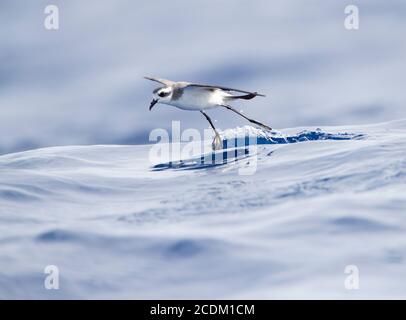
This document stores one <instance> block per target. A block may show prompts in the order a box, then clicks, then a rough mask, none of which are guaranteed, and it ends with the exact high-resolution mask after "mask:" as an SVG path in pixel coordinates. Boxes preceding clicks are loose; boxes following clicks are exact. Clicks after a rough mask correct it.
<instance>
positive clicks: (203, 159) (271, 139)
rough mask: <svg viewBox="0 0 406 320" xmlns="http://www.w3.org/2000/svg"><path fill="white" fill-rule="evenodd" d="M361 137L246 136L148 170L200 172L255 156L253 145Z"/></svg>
mask: <svg viewBox="0 0 406 320" xmlns="http://www.w3.org/2000/svg"><path fill="white" fill-rule="evenodd" d="M364 137H365V135H364V134H359V133H358V134H354V133H328V132H324V131H322V130H321V129H316V130H314V131H308V130H305V131H302V132H299V133H298V134H294V135H281V134H272V135H270V134H266V135H264V136H252V135H247V136H245V137H237V138H231V139H230V138H227V139H224V140H223V148H222V149H220V150H216V151H212V152H209V153H206V154H202V155H199V156H197V157H191V158H188V159H180V160H177V161H169V162H163V163H159V164H156V165H154V166H153V167H152V171H163V170H170V169H171V170H201V169H209V168H214V167H219V166H223V165H226V164H229V163H232V162H236V161H238V160H241V159H245V158H248V157H250V156H253V155H255V154H256V151H255V148H252V147H253V146H257V145H270V144H290V143H298V142H306V141H316V140H360V139H363V138H364ZM271 153H272V152H271ZM271 153H269V155H270V154H271Z"/></svg>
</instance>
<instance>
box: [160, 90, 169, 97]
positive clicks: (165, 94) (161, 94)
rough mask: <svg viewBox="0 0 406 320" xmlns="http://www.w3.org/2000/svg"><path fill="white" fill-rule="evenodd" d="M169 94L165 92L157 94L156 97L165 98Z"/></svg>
mask: <svg viewBox="0 0 406 320" xmlns="http://www.w3.org/2000/svg"><path fill="white" fill-rule="evenodd" d="M168 94H169V92H165V91H161V92H160V93H158V96H160V97H165V96H167V95H168Z"/></svg>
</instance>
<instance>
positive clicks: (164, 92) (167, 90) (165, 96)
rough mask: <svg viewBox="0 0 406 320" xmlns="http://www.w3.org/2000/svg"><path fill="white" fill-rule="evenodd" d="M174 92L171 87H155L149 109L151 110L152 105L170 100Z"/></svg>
mask: <svg viewBox="0 0 406 320" xmlns="http://www.w3.org/2000/svg"><path fill="white" fill-rule="evenodd" d="M172 92H173V90H172V88H171V87H162V88H157V89H155V90H154V92H153V99H152V101H151V104H150V106H149V110H150V111H151V109H152V107H153V106H154V105H156V104H157V103H158V102H160V103H165V102H169V101H170V100H171V97H172Z"/></svg>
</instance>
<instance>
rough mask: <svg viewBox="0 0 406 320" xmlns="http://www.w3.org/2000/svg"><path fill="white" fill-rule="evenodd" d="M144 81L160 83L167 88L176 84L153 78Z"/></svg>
mask: <svg viewBox="0 0 406 320" xmlns="http://www.w3.org/2000/svg"><path fill="white" fill-rule="evenodd" d="M144 79H147V80H151V81H155V82H158V83H162V84H164V85H165V86H172V85H174V84H175V82H174V81H171V80H166V79H159V78H151V77H144Z"/></svg>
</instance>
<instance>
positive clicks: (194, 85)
mask: <svg viewBox="0 0 406 320" xmlns="http://www.w3.org/2000/svg"><path fill="white" fill-rule="evenodd" d="M186 87H198V88H206V89H211V90H212V89H221V90H224V91H234V92H241V93H247V94H255V95H256V96H260V97H265V95H263V94H259V93H258V92H251V91H245V90H240V89H234V88H228V87H223V86H213V85H206V84H198V83H190V84H188V85H187V86H186Z"/></svg>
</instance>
